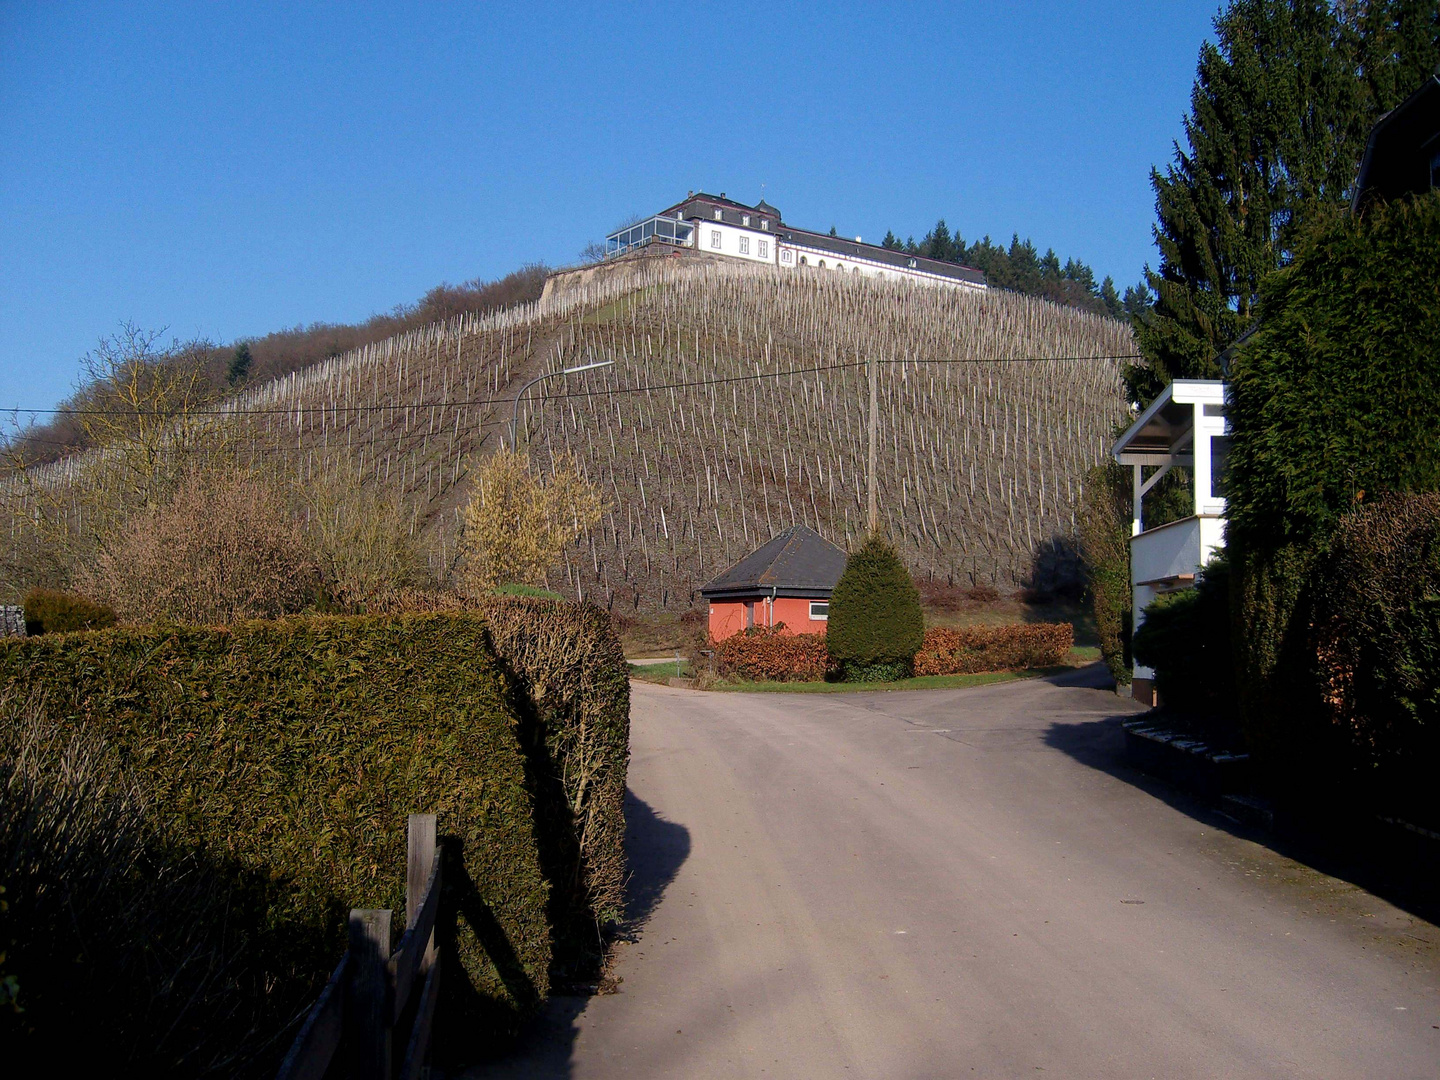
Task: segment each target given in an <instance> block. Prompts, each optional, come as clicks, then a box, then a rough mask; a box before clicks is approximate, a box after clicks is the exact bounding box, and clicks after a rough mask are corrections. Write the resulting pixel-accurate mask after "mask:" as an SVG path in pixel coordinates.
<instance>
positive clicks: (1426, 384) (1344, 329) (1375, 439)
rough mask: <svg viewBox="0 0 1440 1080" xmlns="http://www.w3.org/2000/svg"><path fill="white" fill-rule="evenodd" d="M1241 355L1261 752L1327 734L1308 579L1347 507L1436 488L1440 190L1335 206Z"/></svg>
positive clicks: (1241, 569) (1239, 454)
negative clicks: (1349, 207)
mask: <svg viewBox="0 0 1440 1080" xmlns="http://www.w3.org/2000/svg"><path fill="white" fill-rule="evenodd" d="M1261 310H1262V314H1263V318H1262V320H1261V323H1260V328H1259V330H1258V331H1257V332H1256V333H1255V335H1254V336H1253V337H1252V338H1250V339H1249V340H1248V341H1247V342H1246V343H1245V344H1244V346H1242V348H1241V349H1239V350H1238V351H1237V353H1236V359H1235V366H1234V377H1233V381H1232V384H1231V390H1232V404H1231V408H1230V422H1231V429H1232V438H1233V442H1232V444H1231V451H1230V458H1229V468H1228V472H1227V475H1226V497H1227V510H1228V516H1229V525H1228V527H1227V535H1226V538H1227V541H1228V544H1229V548H1230V553H1231V561H1232V565H1233V567H1234V572H1235V585H1234V590H1235V591H1234V593H1233V595H1232V610H1233V612H1234V618H1235V620H1236V622H1235V634H1236V640H1237V642H1239V644H1240V648H1239V650H1238V651H1237V657H1236V658H1237V661H1238V677H1239V687H1240V703H1241V710H1242V716H1243V719H1244V721H1245V724H1246V728H1247V736H1249V737H1250V740H1251V745H1252V747H1253V748H1254V749H1255V751H1256V753H1257V757H1258V758H1259V759H1260V760H1261V761H1262V763H1264V764H1267V765H1268V766H1269V767H1270V768H1271V769H1272V771H1274V772H1277V773H1283V774H1284V775H1283V776H1281V777H1277V778H1280V779H1285V780H1287V781H1288V780H1289V779H1290V778H1294V779H1297V780H1304V779H1305V778H1306V774H1308V773H1311V772H1313V768H1314V764H1315V763H1312V762H1307V761H1305V760H1302V758H1301V757H1300V756H1299V755H1301V754H1302V752H1303V751H1304V750H1305V748H1306V747H1310V746H1313V745H1315V744H1316V743H1317V741H1318V740H1319V738H1320V736H1321V734H1322V731H1323V728H1324V724H1323V723H1320V722H1319V721H1317V720H1316V719H1315V711H1314V708H1313V707H1312V706H1313V705H1314V704H1315V699H1316V693H1317V691H1316V688H1315V687H1314V686H1313V685H1311V682H1310V679H1309V676H1308V674H1307V671H1306V668H1307V666H1308V665H1309V664H1310V662H1311V661H1310V657H1309V653H1310V650H1311V643H1310V641H1309V636H1310V627H1311V624H1312V622H1313V618H1312V614H1311V611H1310V607H1309V604H1310V598H1309V597H1310V594H1311V592H1312V574H1313V571H1314V568H1315V564H1316V562H1317V560H1319V559H1321V558H1322V557H1323V556H1324V554H1325V552H1326V551H1327V550H1328V549H1329V547H1330V544H1331V538H1332V536H1333V535H1334V533H1335V531H1336V528H1337V526H1338V524H1339V522H1340V521H1341V520H1342V518H1343V517H1344V515H1345V514H1346V513H1347V511H1350V510H1351V509H1353V508H1355V507H1357V506H1364V505H1366V504H1368V503H1370V502H1371V501H1373V500H1374V499H1375V498H1376V497H1378V496H1381V495H1387V494H1396V493H1406V492H1423V491H1434V490H1436V489H1440V439H1437V437H1436V432H1437V430H1440V365H1437V364H1436V362H1435V343H1436V342H1437V341H1440V193H1435V192H1427V193H1425V194H1423V195H1419V196H1416V197H1415V198H1413V199H1409V198H1407V199H1404V200H1401V201H1399V202H1396V203H1394V204H1391V205H1389V206H1385V205H1377V206H1372V207H1370V208H1369V209H1367V210H1366V211H1365V212H1364V214H1363V215H1361V216H1359V217H1355V216H1352V215H1350V214H1347V213H1342V212H1333V213H1332V214H1331V215H1330V216H1329V218H1328V219H1327V220H1317V221H1316V222H1315V223H1314V225H1313V227H1312V229H1311V230H1310V231H1309V233H1308V234H1307V235H1306V236H1305V237H1304V238H1302V241H1301V243H1300V244H1299V245H1298V249H1297V252H1296V255H1295V259H1294V262H1293V263H1292V264H1291V265H1290V266H1288V267H1286V268H1285V269H1284V270H1281V271H1279V272H1278V273H1276V274H1273V275H1271V277H1270V278H1268V279H1267V280H1266V283H1265V286H1264V288H1263V289H1262V292H1261Z"/></svg>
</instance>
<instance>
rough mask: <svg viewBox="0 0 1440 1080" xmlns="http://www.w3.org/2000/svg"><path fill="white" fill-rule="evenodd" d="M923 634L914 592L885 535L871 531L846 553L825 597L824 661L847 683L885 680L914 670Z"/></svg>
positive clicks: (923, 620) (897, 555)
mask: <svg viewBox="0 0 1440 1080" xmlns="http://www.w3.org/2000/svg"><path fill="white" fill-rule="evenodd" d="M924 638H925V616H924V614H923V613H922V612H921V610H920V593H919V592H918V591H917V590H916V588H915V583H914V582H913V581H911V580H910V571H908V570H906V569H905V564H904V563H902V562H901V561H900V556H899V554H898V553H897V552H896V551H895V548H894V546H893V545H891V543H890V542H889V541H888V540H885V539H884V538H883V537H880V536H874V535H872V536H871V537H870V538H869V539H868V540H866V541H865V543H863V544H862V545H860V549H859V550H858V551H856V552H854V553H852V554H851V556H850V559H849V561H848V562H847V563H846V564H845V572H844V573H843V574H841V575H840V581H839V583H838V584H837V585H836V586H835V591H834V592H833V593H832V594H831V596H830V621H829V624H828V627H827V629H826V631H825V640H826V645H827V648H828V649H829V651H830V662H831V664H832V666H833V667H834V668H836V669H837V670H838V671H839V672H840V676H841V678H843V679H845V680H846V681H847V682H888V681H892V680H895V679H903V678H905V677H907V676H908V675H909V674H910V673H911V672H912V671H913V670H914V663H915V654H916V653H917V652H919V651H920V645H921V644H922V642H923V641H924Z"/></svg>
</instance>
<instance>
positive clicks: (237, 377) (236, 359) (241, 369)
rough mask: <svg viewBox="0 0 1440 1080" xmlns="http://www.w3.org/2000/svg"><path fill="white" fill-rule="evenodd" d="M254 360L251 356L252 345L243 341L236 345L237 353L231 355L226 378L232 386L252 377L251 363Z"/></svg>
mask: <svg viewBox="0 0 1440 1080" xmlns="http://www.w3.org/2000/svg"><path fill="white" fill-rule="evenodd" d="M253 362H254V361H253V360H252V359H251V357H250V346H249V344H248V343H246V342H244V341H242V342H241V343H240V344H239V345H236V346H235V354H234V355H233V356H231V357H230V367H229V369H228V370H227V371H226V373H225V375H226V379H227V380H228V381H229V383H230V385H231V386H234V385H235V384H236V383H243V382H244V381H245V380H246V379H247V378H249V377H250V365H251V364H252V363H253Z"/></svg>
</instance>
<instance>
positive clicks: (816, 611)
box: [810, 600, 830, 622]
mask: <svg viewBox="0 0 1440 1080" xmlns="http://www.w3.org/2000/svg"><path fill="white" fill-rule="evenodd" d="M829 618H830V601H829V600H811V601H810V621H811V622H825V621H826V620H827V619H829Z"/></svg>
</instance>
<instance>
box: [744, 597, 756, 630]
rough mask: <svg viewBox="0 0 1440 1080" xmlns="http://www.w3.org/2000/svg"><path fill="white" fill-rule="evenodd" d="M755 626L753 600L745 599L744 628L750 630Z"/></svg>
mask: <svg viewBox="0 0 1440 1080" xmlns="http://www.w3.org/2000/svg"><path fill="white" fill-rule="evenodd" d="M754 626H755V601H754V600H746V601H745V629H746V630H750V629H752V628H753V627H754Z"/></svg>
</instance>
